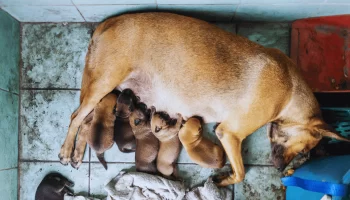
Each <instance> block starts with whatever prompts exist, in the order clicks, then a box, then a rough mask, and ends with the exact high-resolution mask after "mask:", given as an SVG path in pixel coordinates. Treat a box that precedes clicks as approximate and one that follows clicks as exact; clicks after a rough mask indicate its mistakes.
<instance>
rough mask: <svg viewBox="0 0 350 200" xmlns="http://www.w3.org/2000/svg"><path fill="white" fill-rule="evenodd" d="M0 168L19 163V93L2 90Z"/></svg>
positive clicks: (10, 166) (0, 93) (0, 100)
mask: <svg viewBox="0 0 350 200" xmlns="http://www.w3.org/2000/svg"><path fill="white" fill-rule="evenodd" d="M0 105H1V106H0V119H1V120H0V137H1V139H0V157H1V160H0V170H1V169H8V168H12V167H17V165H18V162H17V161H18V95H16V94H12V93H9V92H5V91H1V90H0Z"/></svg>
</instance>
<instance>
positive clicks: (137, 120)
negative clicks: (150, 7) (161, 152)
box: [129, 103, 150, 133]
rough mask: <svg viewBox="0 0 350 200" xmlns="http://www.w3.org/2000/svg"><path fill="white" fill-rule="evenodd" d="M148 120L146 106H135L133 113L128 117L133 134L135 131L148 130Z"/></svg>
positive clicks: (148, 112) (141, 104)
mask: <svg viewBox="0 0 350 200" xmlns="http://www.w3.org/2000/svg"><path fill="white" fill-rule="evenodd" d="M149 118H150V110H149V109H147V106H146V105H145V104H144V103H138V104H136V106H135V109H134V111H133V112H132V113H131V115H130V117H129V122H130V126H131V128H132V130H133V131H134V133H135V132H137V130H141V129H145V128H148V129H149V123H148V122H149Z"/></svg>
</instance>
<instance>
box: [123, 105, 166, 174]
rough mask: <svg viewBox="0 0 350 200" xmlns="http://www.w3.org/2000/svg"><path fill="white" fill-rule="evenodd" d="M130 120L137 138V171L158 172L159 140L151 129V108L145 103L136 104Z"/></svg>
mask: <svg viewBox="0 0 350 200" xmlns="http://www.w3.org/2000/svg"><path fill="white" fill-rule="evenodd" d="M129 120H130V125H131V127H132V131H133V132H134V134H135V138H136V154H135V162H136V171H140V172H147V173H151V174H156V173H157V167H156V158H157V154H158V151H159V140H158V139H157V138H156V136H154V135H153V133H152V130H151V124H150V110H149V109H147V106H146V105H145V104H143V103H139V104H136V106H135V109H134V111H133V112H132V113H131V115H130V118H129Z"/></svg>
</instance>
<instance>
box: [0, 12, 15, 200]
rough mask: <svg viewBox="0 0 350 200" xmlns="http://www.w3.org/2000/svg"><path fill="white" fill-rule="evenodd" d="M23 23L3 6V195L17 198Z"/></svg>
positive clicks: (0, 15)
mask: <svg viewBox="0 0 350 200" xmlns="http://www.w3.org/2000/svg"><path fill="white" fill-rule="evenodd" d="M19 41H20V24H19V22H18V21H17V20H15V19H14V18H13V17H11V16H10V15H9V14H7V13H6V12H4V11H3V10H1V9H0V158H1V159H0V194H1V197H0V198H1V199H4V200H12V199H17V179H18V178H17V171H18V105H19V96H18V93H19V88H18V85H19V67H18V66H19V59H20V54H19V53H20V50H19V47H20V42H19Z"/></svg>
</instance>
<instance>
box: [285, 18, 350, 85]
mask: <svg viewBox="0 0 350 200" xmlns="http://www.w3.org/2000/svg"><path fill="white" fill-rule="evenodd" d="M291 58H292V59H293V60H294V61H295V62H296V64H297V66H298V67H299V68H300V69H301V71H302V74H303V76H304V77H305V79H306V81H307V82H308V84H309V85H310V86H311V88H312V90H313V91H314V92H350V15H339V16H327V17H317V18H308V19H302V20H297V21H295V22H294V23H293V24H292V40H291Z"/></svg>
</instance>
